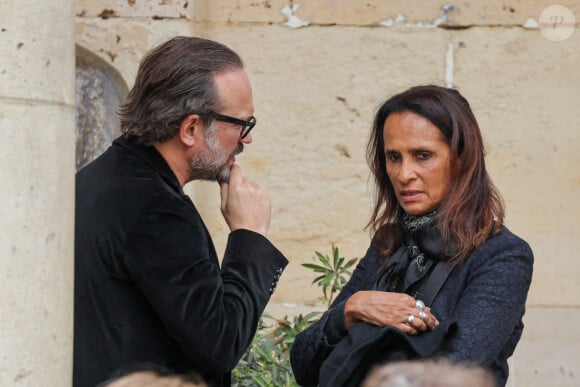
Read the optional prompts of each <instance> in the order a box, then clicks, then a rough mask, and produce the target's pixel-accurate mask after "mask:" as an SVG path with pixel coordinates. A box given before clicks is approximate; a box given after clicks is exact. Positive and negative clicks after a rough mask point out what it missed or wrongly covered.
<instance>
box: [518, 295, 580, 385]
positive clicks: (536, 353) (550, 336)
mask: <svg viewBox="0 0 580 387" xmlns="http://www.w3.org/2000/svg"><path fill="white" fill-rule="evenodd" d="M524 324H525V327H524V333H523V335H522V339H521V341H520V343H519V345H518V347H517V348H516V351H515V353H514V355H513V357H512V358H511V359H510V361H509V364H510V378H509V379H508V383H507V386H508V387H516V386H550V387H572V386H578V385H579V384H580V352H578V349H577V348H576V347H577V346H576V343H578V342H580V333H579V332H578V330H577V329H576V328H575V327H577V326H578V324H580V308H578V307H560V308H558V307H541V306H539V307H528V310H527V311H526V315H525V316H524Z"/></svg>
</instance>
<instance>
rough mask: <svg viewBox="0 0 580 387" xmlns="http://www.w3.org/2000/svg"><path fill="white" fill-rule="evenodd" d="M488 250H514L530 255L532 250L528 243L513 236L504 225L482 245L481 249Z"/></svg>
mask: <svg viewBox="0 0 580 387" xmlns="http://www.w3.org/2000/svg"><path fill="white" fill-rule="evenodd" d="M486 247H487V248H489V249H501V250H504V249H516V250H522V251H528V252H529V253H530V254H531V252H532V249H531V247H530V245H529V244H528V242H526V241H525V240H524V239H522V238H521V237H519V236H518V235H516V234H514V233H513V232H512V231H510V229H508V228H507V227H506V226H505V225H502V226H501V227H500V229H499V230H498V231H497V232H496V233H494V234H492V235H491V236H490V237H489V238H488V239H487V241H486V242H485V243H484V244H483V246H482V248H486Z"/></svg>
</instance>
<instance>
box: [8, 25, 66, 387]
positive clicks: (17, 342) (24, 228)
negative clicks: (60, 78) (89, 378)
mask: <svg viewBox="0 0 580 387" xmlns="http://www.w3.org/2000/svg"><path fill="white" fill-rule="evenodd" d="M71 23H72V19H71ZM71 48H72V47H71ZM70 70H71V72H72V70H73V69H72V68H71V69H70ZM71 94H72V88H71ZM68 98H70V97H67V99H68ZM0 132H1V133H2V142H1V144H0V166H1V167H0V168H1V170H0V173H1V178H2V181H3V182H4V183H3V184H2V189H1V190H0V203H2V208H3V209H4V210H3V211H2V216H0V230H1V231H2V232H0V257H2V259H0V278H1V279H0V294H1V295H2V297H1V305H2V307H1V310H2V319H1V321H0V385H3V386H40V385H51V386H67V385H69V384H70V377H71V376H70V375H71V370H72V368H71V365H72V339H73V337H72V328H73V264H74V259H73V254H74V250H73V246H74V226H73V224H74V171H75V167H74V107H73V106H64V105H60V104H57V105H47V104H45V103H38V102H34V101H31V102H28V103H27V102H23V101H20V100H18V101H16V102H7V101H6V100H2V99H0Z"/></svg>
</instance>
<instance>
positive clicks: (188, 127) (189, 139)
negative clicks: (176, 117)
mask: <svg viewBox="0 0 580 387" xmlns="http://www.w3.org/2000/svg"><path fill="white" fill-rule="evenodd" d="M202 136H203V121H202V119H201V117H200V116H198V115H197V114H190V115H188V116H187V117H185V118H184V119H183V121H181V124H180V125H179V139H180V140H181V142H182V143H183V144H184V145H186V146H193V145H194V144H195V142H196V141H199V139H200V138H201V137H202Z"/></svg>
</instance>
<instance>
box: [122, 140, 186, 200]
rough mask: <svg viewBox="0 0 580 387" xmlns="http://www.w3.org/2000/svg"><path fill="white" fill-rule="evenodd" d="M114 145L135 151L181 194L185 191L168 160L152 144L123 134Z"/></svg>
mask: <svg viewBox="0 0 580 387" xmlns="http://www.w3.org/2000/svg"><path fill="white" fill-rule="evenodd" d="M113 145H116V146H120V147H121V148H124V149H126V150H128V151H129V152H131V153H133V154H134V155H136V156H137V157H139V158H141V159H143V161H145V162H146V163H147V164H148V165H149V166H150V167H151V168H153V169H154V170H155V171H157V172H158V173H159V174H160V175H161V177H162V178H163V180H164V181H165V182H166V183H167V184H169V185H170V186H171V187H172V188H173V189H175V190H176V191H177V192H179V193H180V194H182V195H183V194H184V193H183V188H182V187H181V185H180V184H179V180H177V176H175V173H173V171H172V170H171V168H170V167H169V165H168V164H167V161H165V159H164V158H163V156H161V154H160V153H159V152H158V151H157V149H155V147H153V146H151V145H143V144H139V143H138V142H136V141H135V139H134V137H129V136H126V135H121V136H119V137H117V138H116V139H115V141H113Z"/></svg>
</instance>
